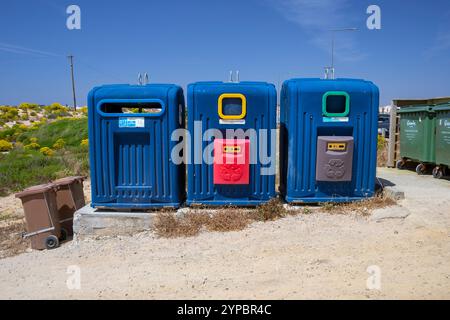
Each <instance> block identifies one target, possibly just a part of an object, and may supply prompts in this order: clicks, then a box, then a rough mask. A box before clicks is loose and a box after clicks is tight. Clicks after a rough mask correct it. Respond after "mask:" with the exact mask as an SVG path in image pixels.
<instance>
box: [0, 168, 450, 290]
mask: <svg viewBox="0 0 450 320" xmlns="http://www.w3.org/2000/svg"><path fill="white" fill-rule="evenodd" d="M379 176H380V177H382V178H384V179H387V180H389V181H391V182H392V183H394V184H396V185H397V187H398V188H400V189H402V190H403V191H405V193H406V200H403V201H401V202H400V203H399V204H400V206H398V207H395V208H389V209H381V210H396V211H402V212H406V213H409V216H408V217H407V218H404V219H384V220H381V221H376V220H375V219H374V218H373V216H372V217H362V216H358V215H332V214H327V213H322V212H315V213H312V214H307V215H306V214H301V215H298V216H295V217H288V218H285V219H281V220H278V221H275V222H269V223H255V224H253V225H251V226H250V227H249V228H248V229H246V230H244V231H241V232H230V233H209V232H205V233H202V234H200V235H199V236H198V237H194V238H179V239H158V238H156V237H155V236H154V235H153V234H152V233H142V234H138V235H135V236H133V237H120V238H109V239H100V240H84V241H80V242H78V243H74V242H72V243H68V244H66V245H63V246H62V247H61V248H59V249H56V250H54V251H44V252H35V251H33V252H30V253H25V254H21V255H18V256H15V257H11V258H7V259H2V260H0V270H1V272H0V298H1V299H9V298H18V299H38V298H44V299H53V298H63V299H87V298H94V299H96V298H101V299H109V298H119V299H130V298H137V299H165V298H168V299H213V298H214V299H217V298H218V299H221V298H223V299H304V298H305V299H310V298H318V299H346V298H355V299H367V298H370V299H407V298H413V299H422V298H424V299H437V298H444V299H449V298H450V241H449V240H450V233H449V230H450V181H446V180H439V181H438V180H435V179H433V178H431V177H429V176H417V175H416V174H415V173H412V172H408V171H401V172H399V171H397V170H391V169H380V170H379ZM379 213H380V212H374V216H376V215H377V214H379ZM71 266H75V269H72V268H73V267H71ZM68 268H69V271H70V270H79V271H80V278H79V279H80V288H79V289H76V288H75V289H74V288H73V284H75V287H76V281H75V282H72V281H71V280H73V279H75V278H73V275H72V274H70V272H69V273H68ZM77 268H79V269H77ZM368 268H370V270H377V269H378V268H379V271H380V272H379V273H378V272H377V273H376V274H375V275H372V276H371V275H370V274H369V273H368V272H367V269H368ZM369 277H371V278H369ZM368 279H369V280H374V281H369V284H371V283H372V284H373V283H379V284H380V286H379V287H377V286H375V288H373V287H371V288H372V289H370V288H368V286H367V283H368ZM68 280H69V284H72V286H69V287H70V288H72V289H69V288H68V286H67V281H68Z"/></svg>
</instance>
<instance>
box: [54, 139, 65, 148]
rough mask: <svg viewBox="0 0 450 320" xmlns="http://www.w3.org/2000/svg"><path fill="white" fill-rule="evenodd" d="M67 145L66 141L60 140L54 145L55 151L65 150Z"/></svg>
mask: <svg viewBox="0 0 450 320" xmlns="http://www.w3.org/2000/svg"><path fill="white" fill-rule="evenodd" d="M65 145H66V142H65V141H64V139H58V140H56V142H55V143H54V144H53V149H55V150H60V149H63V148H64V146H65Z"/></svg>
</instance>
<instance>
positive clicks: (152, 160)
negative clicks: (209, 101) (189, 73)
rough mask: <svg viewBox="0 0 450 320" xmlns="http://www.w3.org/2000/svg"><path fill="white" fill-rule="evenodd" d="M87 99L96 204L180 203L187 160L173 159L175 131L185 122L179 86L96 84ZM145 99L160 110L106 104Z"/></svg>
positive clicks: (142, 205)
mask: <svg viewBox="0 0 450 320" xmlns="http://www.w3.org/2000/svg"><path fill="white" fill-rule="evenodd" d="M89 101H90V106H89V109H90V110H89V112H90V121H89V137H90V141H91V143H90V157H91V164H92V165H91V167H92V169H91V176H92V199H93V206H98V207H101V206H104V207H114V208H151V207H160V206H178V205H179V204H180V202H181V201H182V200H183V194H184V184H183V181H184V180H183V175H181V176H180V173H181V172H182V170H183V164H174V163H173V162H172V161H171V151H172V147H173V146H174V145H175V144H176V143H177V142H175V141H171V133H172V132H173V131H174V130H176V129H178V128H181V127H182V126H183V124H184V122H183V121H184V120H183V118H184V96H183V94H182V90H181V88H180V87H178V86H174V85H156V84H154V85H147V86H126V85H124V86H105V87H102V88H98V89H94V90H93V92H92V93H91V95H90V99H89ZM145 104H157V105H158V106H159V108H158V110H159V111H158V112H150V113H139V112H138V113H126V114H125V113H121V111H116V110H115V109H114V111H113V112H112V113H107V112H105V111H104V110H103V109H102V108H106V107H105V106H107V107H110V106H112V107H110V108H111V110H113V107H114V108H116V106H117V107H121V106H124V105H126V106H129V107H133V106H139V105H145ZM121 110H123V109H121ZM122 112H123V111H122Z"/></svg>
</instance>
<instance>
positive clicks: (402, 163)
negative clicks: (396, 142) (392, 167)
mask: <svg viewBox="0 0 450 320" xmlns="http://www.w3.org/2000/svg"><path fill="white" fill-rule="evenodd" d="M405 165H406V162H405V160H398V161H397V163H396V167H397V169H399V170H403V169H405Z"/></svg>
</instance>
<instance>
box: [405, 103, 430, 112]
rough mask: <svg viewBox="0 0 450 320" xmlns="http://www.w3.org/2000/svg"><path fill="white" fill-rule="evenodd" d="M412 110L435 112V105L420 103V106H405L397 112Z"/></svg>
mask: <svg viewBox="0 0 450 320" xmlns="http://www.w3.org/2000/svg"><path fill="white" fill-rule="evenodd" d="M412 112H433V106H428V105H419V106H407V107H406V106H405V107H403V108H401V109H400V110H398V111H397V113H412Z"/></svg>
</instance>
